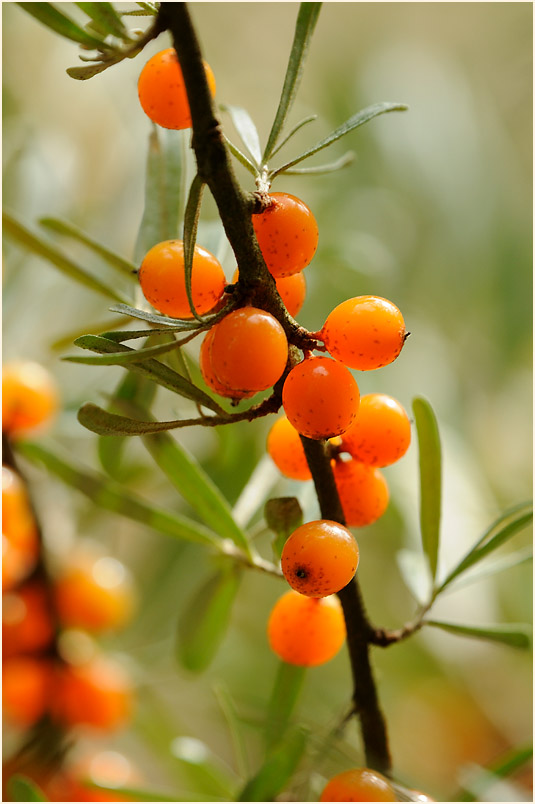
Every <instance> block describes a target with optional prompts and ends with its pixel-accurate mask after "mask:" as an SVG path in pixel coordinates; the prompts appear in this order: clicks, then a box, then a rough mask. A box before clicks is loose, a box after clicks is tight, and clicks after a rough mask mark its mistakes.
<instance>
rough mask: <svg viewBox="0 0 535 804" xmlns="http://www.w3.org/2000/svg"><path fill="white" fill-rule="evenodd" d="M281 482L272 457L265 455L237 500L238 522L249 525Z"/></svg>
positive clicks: (236, 518) (235, 513)
mask: <svg viewBox="0 0 535 804" xmlns="http://www.w3.org/2000/svg"><path fill="white" fill-rule="evenodd" d="M279 480H280V473H279V472H278V470H277V468H276V466H275V464H274V463H273V461H272V460H271V457H270V456H269V455H267V454H266V455H263V456H262V457H261V458H260V460H259V461H258V463H257V465H256V466H255V468H254V470H253V472H252V474H251V475H250V477H249V480H248V481H247V483H246V484H245V486H244V487H243V489H242V490H241V493H240V496H239V497H238V499H237V500H236V503H235V505H234V509H233V516H234V519H235V520H236V522H239V524H240V525H242V526H244V527H245V525H248V524H249V522H250V521H251V520H252V518H253V517H254V515H255V514H256V513H257V511H259V510H260V508H261V506H262V501H263V500H265V499H266V497H267V496H269V494H270V493H271V491H272V489H273V488H274V487H275V486H276V485H277V483H278V482H279Z"/></svg>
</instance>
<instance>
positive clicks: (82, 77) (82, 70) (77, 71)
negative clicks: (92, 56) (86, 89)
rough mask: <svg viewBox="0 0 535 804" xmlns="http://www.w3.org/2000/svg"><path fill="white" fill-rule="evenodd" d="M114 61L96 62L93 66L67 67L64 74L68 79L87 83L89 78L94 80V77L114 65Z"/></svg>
mask: <svg viewBox="0 0 535 804" xmlns="http://www.w3.org/2000/svg"><path fill="white" fill-rule="evenodd" d="M114 63H115V62H114V61H111V60H107V61H98V62H96V63H95V64H85V65H84V66H83V67H67V69H66V70H65V72H66V73H67V75H68V76H69V77H70V78H74V79H75V80H76V81H87V80H88V79H89V78H94V77H95V75H98V74H99V73H103V72H104V70H107V69H108V67H111V65H112V64H114Z"/></svg>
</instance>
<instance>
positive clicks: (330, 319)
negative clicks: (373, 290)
mask: <svg viewBox="0 0 535 804" xmlns="http://www.w3.org/2000/svg"><path fill="white" fill-rule="evenodd" d="M405 337H406V331H405V322H404V321H403V316H402V315H401V313H400V311H399V310H398V308H397V307H396V305H395V304H392V302H390V301H388V300H387V299H382V298H381V297H380V296H357V297H355V298H353V299H348V300H347V301H345V302H342V304H339V305H338V307H335V308H334V310H333V311H332V312H331V313H330V314H329V315H328V316H327V320H326V321H325V324H324V325H323V329H322V338H323V341H324V343H325V346H326V347H327V350H328V351H329V353H330V354H331V355H332V356H333V357H335V358H336V359H337V360H340V361H341V362H342V363H344V365H346V366H349V368H354V369H359V370H360V371H370V370H371V369H378V368H381V366H387V365H388V364H389V363H392V361H393V360H395V359H396V357H397V356H398V355H399V353H400V352H401V349H402V347H403V343H404V341H405Z"/></svg>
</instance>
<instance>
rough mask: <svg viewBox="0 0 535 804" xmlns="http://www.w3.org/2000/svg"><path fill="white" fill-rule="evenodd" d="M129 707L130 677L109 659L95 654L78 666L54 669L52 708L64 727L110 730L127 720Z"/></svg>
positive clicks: (55, 717)
mask: <svg viewBox="0 0 535 804" xmlns="http://www.w3.org/2000/svg"><path fill="white" fill-rule="evenodd" d="M131 709H132V691H131V684H130V680H129V678H128V676H127V675H126V673H125V671H124V670H123V668H122V667H121V665H119V664H117V662H115V661H113V660H112V659H110V658H108V657H103V656H97V657H96V658H93V659H90V660H89V661H87V662H85V663H84V664H81V665H79V666H75V665H70V664H62V665H60V666H59V667H58V668H57V671H56V679H55V689H54V697H53V699H52V702H51V710H52V715H53V717H54V719H55V720H56V721H57V722H58V723H61V724H62V725H63V726H67V727H70V726H79V725H84V726H93V727H95V728H98V729H102V730H104V731H112V730H114V729H117V728H120V727H121V726H123V725H124V724H125V723H126V722H127V720H128V719H129V717H130V713H131Z"/></svg>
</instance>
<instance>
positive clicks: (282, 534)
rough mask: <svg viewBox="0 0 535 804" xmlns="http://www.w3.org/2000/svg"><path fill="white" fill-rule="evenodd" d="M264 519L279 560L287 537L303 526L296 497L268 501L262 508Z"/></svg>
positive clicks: (301, 512) (301, 514)
mask: <svg viewBox="0 0 535 804" xmlns="http://www.w3.org/2000/svg"><path fill="white" fill-rule="evenodd" d="M264 518H265V520H266V523H267V526H268V528H269V529H270V530H272V531H273V532H274V534H275V538H274V540H273V542H272V547H273V552H274V554H275V557H276V558H280V557H281V553H282V548H283V547H284V545H285V544H286V540H287V539H288V536H290V534H291V533H293V531H294V530H295V529H296V528H298V527H299V526H300V525H302V524H303V511H302V508H301V506H300V505H299V500H298V499H297V497H276V498H274V499H272V500H268V501H267V502H266V504H265V507H264Z"/></svg>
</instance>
